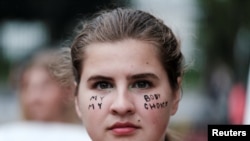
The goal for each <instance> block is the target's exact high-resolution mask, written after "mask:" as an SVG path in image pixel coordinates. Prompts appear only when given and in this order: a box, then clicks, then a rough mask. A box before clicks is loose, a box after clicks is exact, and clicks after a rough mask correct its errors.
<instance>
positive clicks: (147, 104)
mask: <svg viewBox="0 0 250 141" xmlns="http://www.w3.org/2000/svg"><path fill="white" fill-rule="evenodd" d="M143 102H144V104H143V107H144V109H145V110H162V109H166V108H167V106H168V100H167V98H165V97H162V95H161V94H160V93H154V94H144V95H143Z"/></svg>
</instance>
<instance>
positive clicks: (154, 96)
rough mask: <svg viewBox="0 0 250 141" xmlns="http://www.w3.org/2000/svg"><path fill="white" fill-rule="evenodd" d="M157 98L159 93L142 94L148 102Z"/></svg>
mask: <svg viewBox="0 0 250 141" xmlns="http://www.w3.org/2000/svg"><path fill="white" fill-rule="evenodd" d="M159 98H160V94H150V95H144V99H145V101H146V102H150V101H152V100H158V99H159Z"/></svg>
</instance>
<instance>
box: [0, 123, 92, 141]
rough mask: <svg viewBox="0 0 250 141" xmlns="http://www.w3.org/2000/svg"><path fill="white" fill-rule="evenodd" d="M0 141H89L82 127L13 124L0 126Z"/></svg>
mask: <svg viewBox="0 0 250 141" xmlns="http://www.w3.org/2000/svg"><path fill="white" fill-rule="evenodd" d="M0 141H91V139H90V138H89V136H88V134H87V132H86V130H85V128H84V126H83V125H75V124H64V123H39V122H14V123H7V124H2V125H1V124H0Z"/></svg>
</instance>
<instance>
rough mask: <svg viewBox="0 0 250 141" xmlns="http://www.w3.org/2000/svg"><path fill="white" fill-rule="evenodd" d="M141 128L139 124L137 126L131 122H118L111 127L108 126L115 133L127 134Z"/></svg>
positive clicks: (119, 134)
mask: <svg viewBox="0 0 250 141" xmlns="http://www.w3.org/2000/svg"><path fill="white" fill-rule="evenodd" d="M139 128H140V127H139V126H136V125H134V124H132V123H129V122H126V123H121V122H117V123H115V124H114V125H112V126H111V127H110V128H108V130H110V131H112V133H113V134H115V135H118V136H125V135H131V134H133V133H134V132H135V131H136V130H137V129H139Z"/></svg>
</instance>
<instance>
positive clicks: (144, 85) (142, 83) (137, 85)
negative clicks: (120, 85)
mask: <svg viewBox="0 0 250 141" xmlns="http://www.w3.org/2000/svg"><path fill="white" fill-rule="evenodd" d="M150 87H151V83H150V82H148V81H138V82H135V83H134V84H133V86H132V88H139V89H146V88H150Z"/></svg>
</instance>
